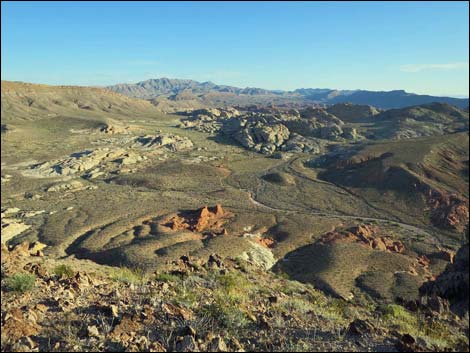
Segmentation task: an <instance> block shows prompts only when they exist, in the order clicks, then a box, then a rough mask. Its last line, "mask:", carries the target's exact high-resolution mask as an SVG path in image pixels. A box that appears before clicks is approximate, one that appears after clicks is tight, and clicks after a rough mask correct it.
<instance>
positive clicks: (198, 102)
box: [106, 78, 469, 109]
mask: <svg viewBox="0 0 470 353" xmlns="http://www.w3.org/2000/svg"><path fill="white" fill-rule="evenodd" d="M106 88H108V89H110V90H112V91H114V92H117V93H121V94H124V95H126V96H129V97H135V98H141V99H147V100H152V101H153V103H154V104H156V105H158V104H165V105H172V104H173V105H177V104H175V103H172V102H180V103H181V104H183V105H184V102H186V105H187V104H188V102H191V104H192V105H195V106H203V105H214V106H223V105H244V104H292V103H293V104H311V103H318V104H335V103H353V104H367V105H372V106H375V107H377V108H382V109H391V108H403V107H407V106H413V105H419V104H427V103H432V102H440V103H448V104H452V105H455V106H457V107H460V108H463V109H466V108H467V107H468V105H469V103H468V98H452V97H436V96H429V95H421V94H414V93H408V92H405V91H404V90H394V91H366V90H336V89H320V88H300V89H296V90H294V91H280V90H266V89H262V88H252V87H246V88H239V87H233V86H226V85H217V84H215V83H212V82H197V81H194V80H180V79H169V78H158V79H150V80H146V81H142V82H138V83H135V84H117V85H113V86H108V87H106Z"/></svg>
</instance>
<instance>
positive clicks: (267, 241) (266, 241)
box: [255, 237, 276, 249]
mask: <svg viewBox="0 0 470 353" xmlns="http://www.w3.org/2000/svg"><path fill="white" fill-rule="evenodd" d="M255 241H256V242H257V243H258V244H260V245H262V246H264V247H266V248H270V249H271V248H274V246H275V245H276V241H275V240H274V239H273V238H269V237H268V238H255Z"/></svg>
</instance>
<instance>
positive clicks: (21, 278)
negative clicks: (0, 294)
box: [6, 273, 36, 293]
mask: <svg viewBox="0 0 470 353" xmlns="http://www.w3.org/2000/svg"><path fill="white" fill-rule="evenodd" d="M35 281H36V276H35V275H34V274H31V273H16V274H14V275H12V276H11V277H9V278H7V280H6V285H7V287H8V289H10V290H11V291H14V292H18V293H25V292H28V291H30V290H32V289H33V288H34V283H35Z"/></svg>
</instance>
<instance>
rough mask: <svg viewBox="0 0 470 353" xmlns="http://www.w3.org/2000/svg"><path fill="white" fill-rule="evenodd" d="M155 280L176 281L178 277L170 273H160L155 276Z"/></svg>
mask: <svg viewBox="0 0 470 353" xmlns="http://www.w3.org/2000/svg"><path fill="white" fill-rule="evenodd" d="M155 280H156V281H159V282H178V281H179V280H180V277H179V276H177V275H172V274H170V273H160V274H157V275H156V276H155Z"/></svg>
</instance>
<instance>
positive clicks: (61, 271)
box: [54, 264, 74, 278]
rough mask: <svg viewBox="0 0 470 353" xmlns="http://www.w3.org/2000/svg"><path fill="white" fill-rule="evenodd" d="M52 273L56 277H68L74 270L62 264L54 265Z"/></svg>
mask: <svg viewBox="0 0 470 353" xmlns="http://www.w3.org/2000/svg"><path fill="white" fill-rule="evenodd" d="M54 274H55V275H56V276H58V277H62V276H64V277H68V278H70V277H72V276H73V275H74V271H73V269H72V267H70V266H68V265H64V264H62V265H57V266H56V267H54Z"/></svg>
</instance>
